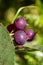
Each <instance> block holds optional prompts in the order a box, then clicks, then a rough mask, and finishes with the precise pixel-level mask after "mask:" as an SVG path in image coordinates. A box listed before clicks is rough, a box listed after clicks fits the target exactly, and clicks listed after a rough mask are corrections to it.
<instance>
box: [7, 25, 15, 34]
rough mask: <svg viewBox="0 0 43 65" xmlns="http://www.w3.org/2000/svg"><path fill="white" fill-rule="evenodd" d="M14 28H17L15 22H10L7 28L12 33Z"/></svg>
mask: <svg viewBox="0 0 43 65" xmlns="http://www.w3.org/2000/svg"><path fill="white" fill-rule="evenodd" d="M14 29H15V26H14V24H9V25H8V26H7V30H8V31H9V33H10V32H11V31H12V30H14Z"/></svg>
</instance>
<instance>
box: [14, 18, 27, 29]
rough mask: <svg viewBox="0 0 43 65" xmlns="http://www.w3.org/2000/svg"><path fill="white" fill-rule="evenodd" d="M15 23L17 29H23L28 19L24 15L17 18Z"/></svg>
mask: <svg viewBox="0 0 43 65" xmlns="http://www.w3.org/2000/svg"><path fill="white" fill-rule="evenodd" d="M14 25H15V27H16V28H17V29H19V30H23V29H24V28H25V27H26V19H25V18H24V17H20V18H17V19H16V20H15V21H14Z"/></svg>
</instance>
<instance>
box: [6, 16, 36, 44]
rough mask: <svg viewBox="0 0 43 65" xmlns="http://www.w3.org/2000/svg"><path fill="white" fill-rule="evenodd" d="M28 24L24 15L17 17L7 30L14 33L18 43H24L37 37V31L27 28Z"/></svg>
mask: <svg viewBox="0 0 43 65" xmlns="http://www.w3.org/2000/svg"><path fill="white" fill-rule="evenodd" d="M26 26H27V22H26V19H25V18H24V17H19V18H17V19H16V20H15V21H14V23H13V24H10V25H8V26H7V30H8V31H9V32H12V33H14V35H13V37H14V40H15V42H16V44H17V45H23V44H24V43H25V42H26V41H27V40H28V41H32V40H33V39H34V37H35V31H34V30H33V29H31V28H29V29H25V28H26ZM24 30H25V31H24Z"/></svg>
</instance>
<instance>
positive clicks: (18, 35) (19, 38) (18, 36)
mask: <svg viewBox="0 0 43 65" xmlns="http://www.w3.org/2000/svg"><path fill="white" fill-rule="evenodd" d="M14 40H15V41H16V43H17V44H18V45H23V44H24V43H25V42H26V34H25V32H24V31H21V30H19V31H16V32H15V33H14Z"/></svg>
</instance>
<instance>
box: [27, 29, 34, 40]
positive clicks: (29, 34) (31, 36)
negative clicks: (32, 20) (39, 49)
mask: <svg viewBox="0 0 43 65" xmlns="http://www.w3.org/2000/svg"><path fill="white" fill-rule="evenodd" d="M26 36H27V40H28V41H32V40H33V39H34V37H35V32H34V30H33V29H27V30H26Z"/></svg>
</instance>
